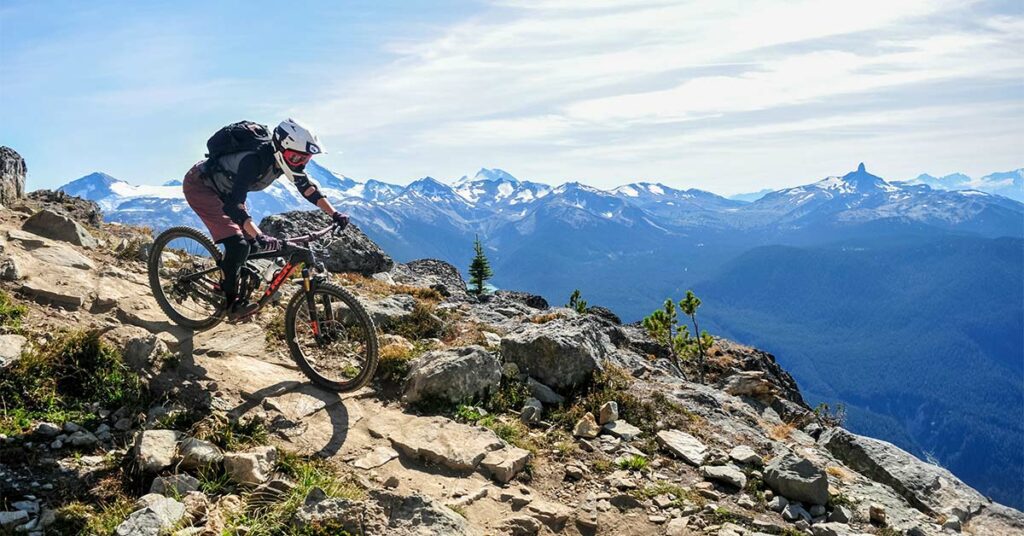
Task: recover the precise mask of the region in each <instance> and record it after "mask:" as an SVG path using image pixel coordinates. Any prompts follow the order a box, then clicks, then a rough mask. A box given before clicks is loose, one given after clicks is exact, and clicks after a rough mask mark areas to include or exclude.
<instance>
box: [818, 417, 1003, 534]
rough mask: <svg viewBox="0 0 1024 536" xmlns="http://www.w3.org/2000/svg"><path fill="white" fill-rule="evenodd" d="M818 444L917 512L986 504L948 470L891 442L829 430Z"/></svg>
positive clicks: (933, 513) (835, 429) (986, 501)
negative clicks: (885, 487)
mask: <svg viewBox="0 0 1024 536" xmlns="http://www.w3.org/2000/svg"><path fill="white" fill-rule="evenodd" d="M818 443H819V444H820V445H822V446H824V447H825V448H826V449H828V451H829V452H831V453H832V455H833V456H835V457H836V458H838V459H840V460H842V462H843V463H845V464H846V465H848V466H849V467H850V468H852V469H853V470H855V471H857V472H858V473H860V474H862V475H864V476H867V477H868V478H871V479H872V480H874V481H876V482H880V483H882V484H885V485H887V486H889V487H891V488H892V489H893V490H895V491H896V493H898V494H900V495H901V496H902V497H903V498H904V499H906V500H907V502H909V503H910V504H911V505H913V506H914V507H915V508H917V509H918V510H921V511H922V512H924V513H926V514H929V515H937V514H939V513H942V511H943V510H944V509H946V508H958V509H960V510H962V511H967V512H970V511H974V510H976V509H977V506H978V505H982V504H988V502H989V501H988V500H987V499H986V498H985V497H984V496H982V495H981V494H980V493H978V492H977V491H975V490H974V489H972V488H971V487H970V486H968V485H967V484H964V483H963V482H962V481H961V480H960V479H959V478H957V477H955V476H953V474H952V473H950V472H949V471H948V470H946V469H943V468H942V467H939V466H937V465H932V464H930V463H925V462H923V461H921V460H919V459H917V458H915V457H914V456H913V455H911V454H910V453H908V452H906V451H904V450H902V449H900V448H899V447H897V446H895V445H893V444H892V443H887V442H885V441H881V440H878V439H872V438H870V437H864V436H860V435H857V434H854V433H851V432H848V431H846V430H844V429H842V428H832V429H830V430H827V431H826V432H825V433H823V434H822V435H821V437H820V438H819V440H818Z"/></svg>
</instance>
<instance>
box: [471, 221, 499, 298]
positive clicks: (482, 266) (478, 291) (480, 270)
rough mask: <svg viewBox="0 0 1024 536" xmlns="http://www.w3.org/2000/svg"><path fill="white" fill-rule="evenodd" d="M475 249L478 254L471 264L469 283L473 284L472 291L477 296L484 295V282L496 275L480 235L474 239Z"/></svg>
mask: <svg viewBox="0 0 1024 536" xmlns="http://www.w3.org/2000/svg"><path fill="white" fill-rule="evenodd" d="M473 251H474V252H475V253H476V254H475V255H474V256H473V262H472V263H470V265H469V283H470V285H472V288H470V292H472V293H473V294H475V295H477V296H482V295H483V293H484V283H485V282H486V281H487V280H488V279H490V278H491V277H492V276H494V271H493V270H491V263H490V261H488V260H487V256H486V255H484V245H483V243H482V242H480V236H479V235H478V236H477V237H476V240H474V241H473Z"/></svg>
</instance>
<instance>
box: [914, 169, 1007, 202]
mask: <svg viewBox="0 0 1024 536" xmlns="http://www.w3.org/2000/svg"><path fill="white" fill-rule="evenodd" d="M895 184H926V185H928V186H931V187H932V188H934V189H936V190H979V191H982V192H986V193H990V194H995V195H1001V196H1003V197H1009V198H1010V199H1016V200H1017V201H1024V169H1015V170H1013V171H1003V172H997V173H992V174H989V175H985V176H984V177H981V178H979V179H972V178H971V177H969V176H967V175H964V174H963V173H952V174H950V175H945V176H942V177H935V176H933V175H929V174H927V173H922V174H920V175H918V176H917V177H915V178H913V179H910V180H907V181H903V182H902V183H895Z"/></svg>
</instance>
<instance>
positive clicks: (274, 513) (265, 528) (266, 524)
mask: <svg viewBox="0 0 1024 536" xmlns="http://www.w3.org/2000/svg"><path fill="white" fill-rule="evenodd" d="M278 470H279V471H281V473H283V474H284V475H285V476H287V477H288V478H289V479H291V480H292V481H293V482H294V483H295V488H294V489H292V490H291V491H290V492H288V493H287V494H285V495H284V496H280V497H275V498H274V499H273V500H270V501H267V502H266V503H254V502H252V501H250V502H249V504H247V508H246V509H245V511H244V512H243V513H241V514H239V515H238V516H236V517H234V518H232V519H230V520H228V527H227V532H226V533H227V534H235V533H236V531H238V530H239V528H240V527H247V529H248V530H247V531H246V534H248V535H249V536H278V535H286V534H287V535H293V534H300V535H302V536H328V535H331V536H334V535H344V534H345V533H344V532H343V531H341V530H340V527H332V526H318V527H309V528H307V529H306V530H303V531H297V530H295V529H294V528H293V527H292V526H291V525H290V522H291V519H292V517H293V516H294V515H295V512H296V511H298V510H299V509H300V508H301V507H302V504H303V502H304V501H305V499H306V496H307V495H308V494H309V492H310V491H312V490H313V489H314V488H319V489H321V490H323V492H324V494H325V495H327V497H332V498H341V499H349V500H361V499H363V498H364V497H365V492H364V490H363V489H362V488H360V487H359V486H357V485H356V484H355V483H354V482H353V481H352V480H350V479H349V478H348V477H347V476H345V475H344V474H343V473H341V472H340V471H339V470H338V469H337V467H335V466H334V465H332V464H330V463H329V462H327V461H324V460H313V459H309V458H305V457H302V456H299V455H297V454H294V453H291V452H287V451H281V450H279V451H278Z"/></svg>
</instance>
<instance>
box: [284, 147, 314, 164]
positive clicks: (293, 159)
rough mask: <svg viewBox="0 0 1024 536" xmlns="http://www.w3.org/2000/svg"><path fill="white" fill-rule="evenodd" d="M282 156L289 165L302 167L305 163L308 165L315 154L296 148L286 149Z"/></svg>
mask: <svg viewBox="0 0 1024 536" xmlns="http://www.w3.org/2000/svg"><path fill="white" fill-rule="evenodd" d="M281 156H283V157H284V161H285V162H287V163H288V165H289V166H291V167H301V166H304V165H306V163H307V162H309V159H310V158H313V155H311V154H309V153H304V152H302V151H296V150H294V149H285V150H284V151H283V152H282V153H281Z"/></svg>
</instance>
